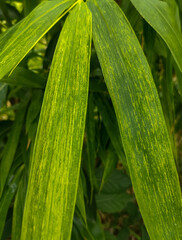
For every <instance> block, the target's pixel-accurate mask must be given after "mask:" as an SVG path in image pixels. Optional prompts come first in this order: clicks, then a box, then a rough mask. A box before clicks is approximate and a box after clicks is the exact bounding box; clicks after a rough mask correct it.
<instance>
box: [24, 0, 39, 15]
mask: <svg viewBox="0 0 182 240" xmlns="http://www.w3.org/2000/svg"><path fill="white" fill-rule="evenodd" d="M40 2H41V0H31V1H30V0H23V6H24V13H25V15H28V14H29V13H30V12H31V11H32V10H33V9H34V8H35V7H36V6H37V5H38V4H39V3H40Z"/></svg>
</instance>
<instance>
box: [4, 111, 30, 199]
mask: <svg viewBox="0 0 182 240" xmlns="http://www.w3.org/2000/svg"><path fill="white" fill-rule="evenodd" d="M25 110H26V109H21V110H20V111H19V112H18V113H17V115H16V119H15V121H14V124H13V126H12V130H11V132H10V136H9V138H8V142H7V144H6V146H5V148H4V151H3V157H2V159H1V162H0V197H1V194H2V192H3V189H4V186H5V183H6V179H7V176H8V173H9V170H10V168H11V165H12V163H13V159H14V156H15V153H16V149H17V146H18V143H19V138H20V133H21V131H22V125H23V121H24V117H25Z"/></svg>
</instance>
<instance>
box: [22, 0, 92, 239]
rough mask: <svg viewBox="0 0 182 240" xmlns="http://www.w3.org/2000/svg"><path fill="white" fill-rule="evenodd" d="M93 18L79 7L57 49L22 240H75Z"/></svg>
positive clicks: (38, 138) (35, 158) (84, 6)
mask: <svg viewBox="0 0 182 240" xmlns="http://www.w3.org/2000/svg"><path fill="white" fill-rule="evenodd" d="M91 27H92V25H91V14H90V11H89V9H88V8H87V5H86V4H85V3H84V2H82V3H80V2H79V3H78V5H77V6H76V7H75V9H74V10H73V11H72V12H71V13H70V15H69V17H68V19H67V20H66V23H65V25H64V27H63V30H62V32H61V35H60V39H59V42H58V45H57V48H56V52H55V55H54V59H53V64H52V67H51V72H50V75H49V79H48V83H47V87H46V92H45V97H44V101H43V107H42V111H41V116H40V120H39V127H38V132H37V136H36V141H35V147H34V153H33V157H32V165H31V172H30V179H29V184H28V192H27V197H26V202H25V211H24V217H23V226H22V233H21V240H32V239H39V240H50V239H54V240H60V239H62V240H67V239H70V235H71V229H72V220H73V213H74V207H75V202H76V195H77V187H78V180H79V170H80V162H81V152H82V145H83V137H84V129H85V120H86V110H87V98H88V85H89V65H90V52H91V30H92V29H91Z"/></svg>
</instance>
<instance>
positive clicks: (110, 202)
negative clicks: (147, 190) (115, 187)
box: [95, 193, 131, 213]
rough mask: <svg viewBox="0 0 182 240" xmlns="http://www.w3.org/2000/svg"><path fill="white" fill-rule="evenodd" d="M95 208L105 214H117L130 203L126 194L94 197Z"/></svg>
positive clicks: (129, 198) (102, 194) (101, 194)
mask: <svg viewBox="0 0 182 240" xmlns="http://www.w3.org/2000/svg"><path fill="white" fill-rule="evenodd" d="M95 198H96V203H97V208H98V209H99V210H101V211H102V212H105V213H117V212H121V211H122V210H124V208H125V207H126V205H127V203H128V202H130V201H131V197H130V195H128V194H127V193H120V194H104V193H100V194H98V195H96V197H95Z"/></svg>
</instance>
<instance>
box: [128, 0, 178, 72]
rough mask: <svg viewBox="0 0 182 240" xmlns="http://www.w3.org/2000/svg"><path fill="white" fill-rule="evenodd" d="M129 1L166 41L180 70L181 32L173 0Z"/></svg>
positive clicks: (176, 7)
mask: <svg viewBox="0 0 182 240" xmlns="http://www.w3.org/2000/svg"><path fill="white" fill-rule="evenodd" d="M131 2H132V3H133V5H134V6H135V8H136V9H137V10H138V11H139V13H140V14H141V15H142V17H143V18H145V20H146V21H147V22H148V23H149V24H150V25H151V26H152V27H153V28H154V29H155V30H156V31H157V32H158V33H159V35H160V36H161V37H162V38H163V40H164V41H165V42H166V44H167V45H168V47H169V49H170V50H171V53H172V54H173V57H174V59H175V61H176V63H177V64H178V66H179V68H180V70H181V71H182V34H181V29H180V20H179V11H178V6H177V4H176V2H175V0H164V1H160V0H152V1H151V0H145V1H141V0H131Z"/></svg>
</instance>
